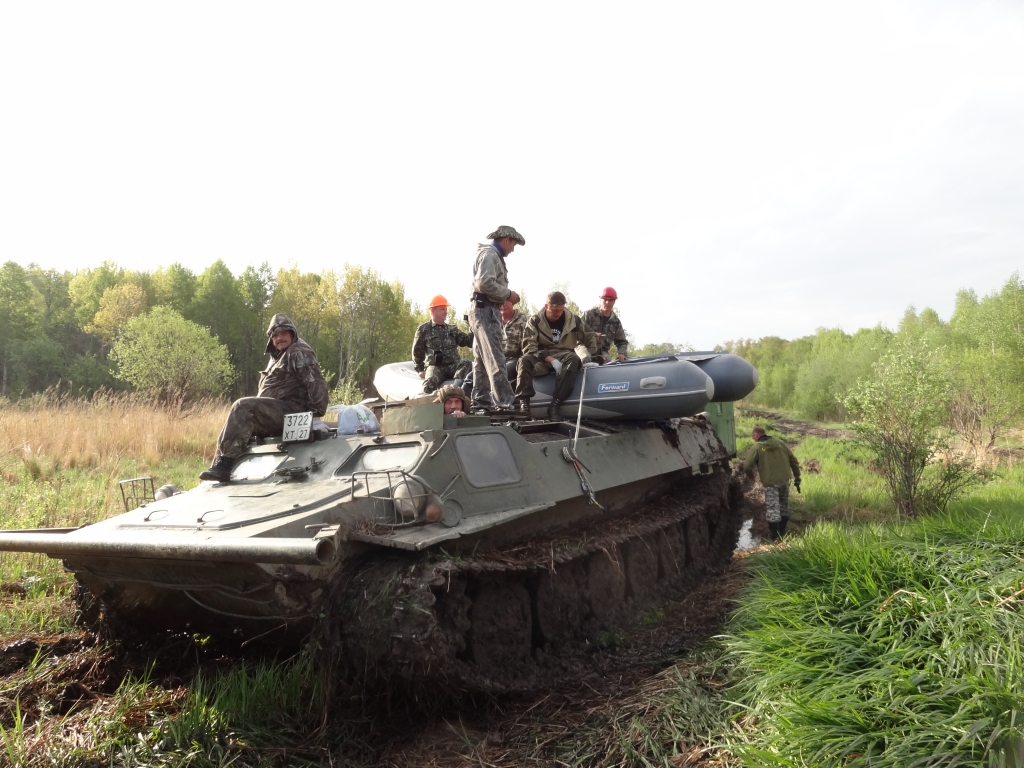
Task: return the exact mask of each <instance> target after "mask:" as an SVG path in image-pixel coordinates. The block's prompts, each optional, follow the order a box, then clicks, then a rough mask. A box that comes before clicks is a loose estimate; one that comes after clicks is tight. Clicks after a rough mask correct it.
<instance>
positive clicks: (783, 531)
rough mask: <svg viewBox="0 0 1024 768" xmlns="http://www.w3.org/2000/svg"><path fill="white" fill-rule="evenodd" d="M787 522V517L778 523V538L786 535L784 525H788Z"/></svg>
mask: <svg viewBox="0 0 1024 768" xmlns="http://www.w3.org/2000/svg"><path fill="white" fill-rule="evenodd" d="M788 522H789V518H788V517H784V518H782V521H781V522H780V523H779V536H785V535H786V523H788Z"/></svg>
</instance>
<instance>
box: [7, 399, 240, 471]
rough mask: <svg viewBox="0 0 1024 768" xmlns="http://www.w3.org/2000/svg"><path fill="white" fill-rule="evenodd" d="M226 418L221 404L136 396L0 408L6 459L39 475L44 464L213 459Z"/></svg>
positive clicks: (101, 465)
mask: <svg viewBox="0 0 1024 768" xmlns="http://www.w3.org/2000/svg"><path fill="white" fill-rule="evenodd" d="M226 415H227V405H226V404H224V403H223V402H219V401H207V402H202V403H198V404H196V405H192V406H188V407H186V408H168V407H162V406H159V405H155V404H153V403H152V402H149V401H146V400H143V399H140V398H138V397H134V396H131V395H106V396H100V397H95V398H93V399H92V400H79V399H74V398H70V397H66V396H53V395H41V396H38V397H35V398H32V399H31V400H26V401H21V402H18V403H16V404H7V405H0V459H10V458H14V459H15V460H17V459H20V460H21V461H23V462H24V463H25V465H26V466H27V467H28V468H29V471H30V473H31V474H32V475H33V476H36V475H38V473H39V471H40V470H39V467H41V466H42V465H43V464H48V465H50V466H51V467H53V466H56V467H58V468H64V469H96V470H100V471H104V470H105V471H113V470H115V469H116V468H117V467H118V466H119V464H120V462H121V460H122V459H125V458H132V459H136V460H140V461H144V462H145V463H147V464H150V465H156V464H157V463H159V462H160V461H163V460H165V459H169V458H173V457H179V456H201V457H203V458H204V459H205V458H212V456H213V448H214V444H215V442H216V439H217V435H218V433H219V432H220V429H221V427H222V426H223V424H224V417H225V416H226ZM3 463H4V464H5V465H9V462H8V461H4V462H3ZM8 471H9V470H8Z"/></svg>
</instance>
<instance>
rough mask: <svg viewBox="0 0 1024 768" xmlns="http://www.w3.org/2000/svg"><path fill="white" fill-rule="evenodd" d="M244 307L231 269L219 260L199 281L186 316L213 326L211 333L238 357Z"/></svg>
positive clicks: (193, 320)
mask: <svg viewBox="0 0 1024 768" xmlns="http://www.w3.org/2000/svg"><path fill="white" fill-rule="evenodd" d="M243 310H244V305H243V303H242V297H241V295H240V294H239V292H238V285H237V283H236V282H235V278H234V276H233V275H232V274H231V270H229V269H228V268H227V265H226V264H225V263H224V262H223V261H222V260H221V259H217V260H216V261H215V262H213V264H211V265H210V266H209V267H208V268H207V269H206V271H204V272H203V274H201V275H200V276H199V278H198V279H197V280H196V292H195V295H194V296H193V297H192V303H191V304H190V305H189V310H188V313H187V314H185V315H184V316H185V317H186V318H187V319H189V320H191V321H192V322H194V323H196V324H198V325H201V326H203V327H204V328H209V330H210V333H211V334H212V335H214V336H216V337H217V338H218V339H219V340H220V342H221V344H224V345H226V346H227V348H228V350H229V352H230V354H231V359H232V360H234V359H235V358H236V356H238V354H239V347H240V345H241V333H240V332H239V327H238V319H239V318H240V317H241V316H242V313H243Z"/></svg>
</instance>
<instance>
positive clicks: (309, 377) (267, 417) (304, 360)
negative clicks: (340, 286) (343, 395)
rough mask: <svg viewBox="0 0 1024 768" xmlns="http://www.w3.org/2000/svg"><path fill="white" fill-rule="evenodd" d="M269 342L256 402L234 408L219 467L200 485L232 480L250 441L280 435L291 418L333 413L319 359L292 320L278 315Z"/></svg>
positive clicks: (238, 402)
mask: <svg viewBox="0 0 1024 768" xmlns="http://www.w3.org/2000/svg"><path fill="white" fill-rule="evenodd" d="M267 339H268V341H267V352H268V353H269V354H270V362H268V363H267V367H266V368H265V369H264V370H263V372H262V373H261V374H260V388H259V390H258V391H257V393H256V397H243V398H240V399H238V400H235V402H234V403H233V404H232V405H231V411H230V412H229V413H228V418H227V420H226V421H225V422H224V429H223V430H221V433H220V437H219V438H217V453H216V454H215V455H214V461H213V466H211V467H210V468H209V469H206V470H203V472H202V473H201V474H200V475H199V479H200V480H217V481H220V482H226V481H227V480H229V479H230V478H231V470H232V468H233V467H234V466H235V462H237V461H238V457H239V456H241V455H242V453H243V451H244V450H245V446H246V445H247V444H248V442H249V438H251V437H252V436H253V435H256V436H257V437H272V436H274V435H280V434H281V433H282V432H283V431H284V417H285V414H289V413H304V412H306V411H312V412H313V415H315V416H323V415H324V413H325V412H326V411H327V400H328V395H327V382H326V381H324V376H323V373H321V372H320V363H319V362H318V361H317V359H316V353H315V352H314V351H313V348H312V347H310V346H309V344H307V343H306V342H304V341H303V340H302V339H300V338H299V331H298V329H296V327H295V324H294V323H293V322H292V321H291V320H289V319H288V316H287V315H281V314H278V315H274V318H273V319H272V320H271V321H270V326H269V327H268V328H267Z"/></svg>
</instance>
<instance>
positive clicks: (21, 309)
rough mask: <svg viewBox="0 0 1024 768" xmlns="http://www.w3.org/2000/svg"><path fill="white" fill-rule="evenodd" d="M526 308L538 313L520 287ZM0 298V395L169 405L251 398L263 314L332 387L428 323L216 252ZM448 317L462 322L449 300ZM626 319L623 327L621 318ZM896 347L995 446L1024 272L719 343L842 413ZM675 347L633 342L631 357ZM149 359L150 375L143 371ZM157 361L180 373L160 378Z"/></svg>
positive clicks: (837, 417) (781, 400)
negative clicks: (874, 321) (934, 376)
mask: <svg viewBox="0 0 1024 768" xmlns="http://www.w3.org/2000/svg"><path fill="white" fill-rule="evenodd" d="M558 287H560V288H564V287H565V286H558ZM570 296H571V294H570ZM523 304H524V308H525V310H526V311H531V312H532V311H536V309H537V308H536V307H535V306H533V305H531V304H529V302H528V301H527V300H526V299H525V298H524V302H523ZM0 306H3V307H5V311H4V312H3V313H0V366H2V367H0V394H2V395H3V396H4V397H6V398H8V399H10V400H16V399H20V398H24V397H26V396H29V395H32V394H34V393H38V392H41V391H44V390H47V389H50V388H54V389H60V390H64V391H67V392H69V393H70V394H74V395H83V396H89V395H91V394H92V393H94V392H96V391H97V390H100V389H114V390H130V389H141V390H143V391H144V392H146V393H148V394H155V395H158V396H159V397H161V398H163V399H171V400H178V401H187V400H190V399H196V398H200V397H210V396H213V397H225V398H234V397H239V396H242V395H248V394H255V391H256V388H257V385H258V376H259V371H260V370H261V369H262V368H263V365H264V361H265V353H264V347H265V343H266V342H265V331H266V325H267V322H268V320H269V318H270V316H271V315H273V314H274V313H276V312H284V313H285V314H287V315H289V316H290V317H291V318H292V320H293V321H294V322H295V323H296V325H297V326H298V328H299V331H300V334H301V336H302V337H303V338H304V339H305V340H306V341H307V342H309V344H310V345H311V346H312V347H313V349H314V350H316V352H317V356H318V358H319V360H320V363H321V366H322V367H323V369H324V372H325V375H326V377H327V379H328V383H329V384H330V385H331V386H332V387H334V388H335V392H336V393H339V394H341V395H348V396H349V397H358V396H360V394H372V393H373V389H372V380H373V372H374V371H375V370H376V369H377V368H378V367H379V366H381V365H384V364H386V363H390V362H395V361H399V360H407V359H408V358H409V355H410V348H411V343H412V336H413V332H414V331H415V329H416V326H417V325H418V324H419V323H421V322H423V321H424V320H426V314H425V312H424V310H422V309H421V307H420V306H419V305H418V304H416V303H414V302H413V301H412V300H411V299H410V298H409V297H408V296H407V294H406V289H405V286H404V285H403V284H402V283H400V282H397V281H396V282H387V281H385V280H383V279H382V278H381V277H380V276H379V275H378V274H377V273H376V272H375V271H374V270H372V269H369V268H364V267H361V266H352V265H347V264H346V265H345V266H344V267H342V269H340V270H339V271H324V272H320V273H318V274H314V273H310V272H303V271H302V270H301V269H300V268H299V267H298V266H294V265H293V266H290V267H288V268H286V269H280V270H278V272H277V273H276V274H274V273H273V272H272V271H271V269H270V268H269V266H268V265H267V264H266V263H263V264H262V265H260V266H259V267H252V266H250V267H247V268H246V269H245V270H244V271H243V272H242V273H241V274H239V275H237V276H236V275H233V274H232V273H231V271H230V270H229V269H228V268H227V266H226V265H225V264H224V262H223V261H220V260H218V261H216V262H214V264H212V265H211V266H210V267H209V268H208V269H206V270H205V271H204V272H202V273H201V274H198V275H197V274H194V273H193V272H192V271H190V270H189V269H186V268H185V267H183V266H181V265H180V264H172V265H170V266H168V267H160V268H158V269H156V270H155V271H153V272H145V271H140V270H131V269H124V268H122V267H119V266H117V265H116V264H113V263H110V262H107V263H104V264H103V265H101V266H99V267H96V268H83V269H80V270H78V271H77V272H74V273H72V272H70V271H63V272H62V271H57V270H53V269H45V268H43V267H41V266H39V265H36V264H31V265H29V266H28V267H27V268H26V267H22V266H20V265H18V264H17V263H15V262H13V261H7V262H6V263H4V264H3V266H2V267H0ZM570 308H571V309H576V310H578V309H579V308H578V307H576V305H575V304H571V305H570ZM449 316H450V319H451V320H452V321H453V322H460V321H459V320H458V319H457V318H458V317H459V316H460V311H459V308H458V307H457V306H454V307H452V308H451V309H450V311H449ZM624 322H625V323H626V325H627V327H628V317H626V318H624ZM631 341H635V340H632V339H631ZM185 342H187V343H185ZM898 344H903V345H905V344H912V345H915V346H916V347H918V348H927V349H928V350H929V355H930V359H931V360H932V361H933V364H934V365H935V366H938V367H939V368H941V374H942V378H943V379H944V380H945V382H946V385H947V387H946V392H945V395H946V397H948V401H949V413H950V417H949V418H950V426H952V427H953V428H955V429H956V431H957V432H958V433H959V434H960V435H961V436H963V438H964V440H965V442H967V443H968V444H969V445H970V447H971V448H972V450H974V451H976V452H982V453H983V452H986V451H988V450H991V448H992V447H994V446H995V444H996V442H997V440H998V438H999V435H1000V433H1001V431H1002V430H1003V429H1004V428H1006V427H1007V426H1010V425H1015V424H1017V423H1019V421H1020V419H1021V418H1022V416H1024V282H1022V280H1021V278H1020V275H1019V273H1016V272H1015V273H1013V274H1012V275H1011V276H1010V277H1009V278H1008V279H1007V281H1006V283H1005V284H1004V285H1003V287H1002V288H1001V289H1000V290H998V291H996V292H994V293H992V294H990V295H987V296H984V297H979V296H978V295H977V294H976V293H975V292H974V291H973V290H971V289H963V290H961V291H960V292H959V293H958V295H957V298H956V305H955V310H954V312H953V315H952V317H951V318H950V319H949V320H948V321H946V320H943V319H942V318H941V317H939V315H938V314H937V313H936V312H935V311H934V310H931V309H927V308H926V309H924V310H921V311H920V312H918V311H917V310H916V309H915V308H914V307H909V308H908V309H907V310H906V313H905V314H904V316H903V319H902V320H901V322H900V323H899V326H898V328H896V329H895V330H893V329H888V328H885V327H883V326H881V325H879V326H876V327H874V328H862V329H860V330H857V331H855V332H854V333H847V332H846V331H844V330H842V329H841V328H819V329H818V330H817V331H816V332H815V333H814V334H812V335H809V336H805V337H802V338H798V339H793V340H786V339H782V338H778V337H775V336H767V337H763V338H759V339H756V340H754V339H737V340H733V341H727V342H725V343H724V344H722V345H719V347H718V349H724V350H728V351H730V352H733V353H735V354H738V355H741V356H742V357H744V358H746V359H747V360H749V361H750V362H751V363H753V364H754V365H755V366H756V367H757V368H758V371H759V374H760V383H759V385H758V387H757V389H756V390H755V391H754V393H753V394H752V395H751V396H750V398H749V399H748V402H747V404H748V405H758V406H763V407H769V408H778V409H783V410H788V411H791V412H794V413H797V414H799V415H801V416H804V417H807V418H812V419H816V420H820V421H845V420H847V419H848V417H849V414H848V413H847V411H846V402H847V396H848V395H849V393H850V391H851V389H852V388H853V387H854V386H855V385H856V383H857V382H858V381H861V380H866V379H868V378H870V377H871V375H872V370H873V367H874V365H875V363H876V362H877V361H878V360H879V359H880V358H881V357H883V356H884V355H886V354H887V353H888V352H890V351H891V350H893V349H895V348H897V346H896V345H898ZM671 348H672V345H669V344H665V343H658V342H654V343H647V344H645V345H642V346H637V345H636V344H635V343H634V344H633V346H632V347H631V354H632V355H637V354H644V353H658V352H664V351H669V350H670V349H671ZM467 354H468V351H467ZM153 371H159V372H160V373H161V375H160V376H157V377H156V378H155V379H154V378H153V376H152V374H153ZM169 373H173V374H174V375H175V376H176V377H177V378H176V379H174V380H173V381H170V382H169V381H168V378H167V376H168V374H169ZM147 376H148V378H147Z"/></svg>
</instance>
